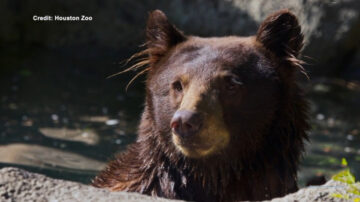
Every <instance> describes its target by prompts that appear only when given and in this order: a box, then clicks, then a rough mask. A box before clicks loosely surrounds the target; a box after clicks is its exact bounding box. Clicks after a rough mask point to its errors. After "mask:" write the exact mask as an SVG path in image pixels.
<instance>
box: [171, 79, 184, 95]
mask: <svg viewBox="0 0 360 202" xmlns="http://www.w3.org/2000/svg"><path fill="white" fill-rule="evenodd" d="M172 87H173V89H174V90H176V91H178V92H181V91H182V89H183V87H182V85H181V82H180V81H175V82H174V83H173V84H172Z"/></svg>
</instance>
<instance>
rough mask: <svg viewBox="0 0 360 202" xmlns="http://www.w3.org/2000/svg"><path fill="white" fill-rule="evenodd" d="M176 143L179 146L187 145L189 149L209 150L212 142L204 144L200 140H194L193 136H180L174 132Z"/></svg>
mask: <svg viewBox="0 0 360 202" xmlns="http://www.w3.org/2000/svg"><path fill="white" fill-rule="evenodd" d="M173 139H174V143H175V144H176V145H178V146H181V147H185V148H188V149H201V150H207V149H210V148H211V146H212V145H211V144H206V143H205V144H204V142H201V141H199V140H194V139H193V138H180V137H178V136H176V135H175V134H173Z"/></svg>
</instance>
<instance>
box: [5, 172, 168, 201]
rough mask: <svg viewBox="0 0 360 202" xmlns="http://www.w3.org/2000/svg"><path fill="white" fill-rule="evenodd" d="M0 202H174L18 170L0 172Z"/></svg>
mask: <svg viewBox="0 0 360 202" xmlns="http://www.w3.org/2000/svg"><path fill="white" fill-rule="evenodd" d="M0 201H4V202H7V201H9V202H10V201H36V202H43V201H54V202H55V201H87V202H105V201H130V202H131V201H133V202H138V201H139V202H145V201H159V202H161V201H164V202H165V201H174V200H167V199H162V198H154V197H150V196H144V195H141V194H136V193H126V192H109V191H107V190H104V189H97V188H94V187H91V186H88V185H84V184H80V183H76V182H70V181H64V180H57V179H52V178H49V177H46V176H44V175H40V174H34V173H30V172H27V171H25V170H21V169H18V168H11V167H8V168H3V169H1V170H0Z"/></svg>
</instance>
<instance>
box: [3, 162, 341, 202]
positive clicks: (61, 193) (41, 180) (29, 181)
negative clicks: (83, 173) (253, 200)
mask: <svg viewBox="0 0 360 202" xmlns="http://www.w3.org/2000/svg"><path fill="white" fill-rule="evenodd" d="M347 189H348V187H347V185H346V184H342V183H340V182H335V181H329V182H327V183H326V184H325V185H322V186H312V187H307V188H303V189H301V190H299V191H298V192H296V193H293V194H289V195H287V196H285V197H283V198H276V199H273V200H272V201H276V202H280V201H284V202H285V201H346V200H345V199H340V198H334V197H332V196H331V195H332V194H334V193H338V194H345V193H346V190H347ZM0 201H89V202H91V201H96V202H101V201H174V200H167V199H163V198H154V197H149V196H144V195H141V194H136V193H126V192H109V191H107V190H104V189H97V188H94V187H91V186H89V185H84V184H80V183H76V182H70V181H65V180H58V179H52V178H49V177H46V176H44V175H40V174H35V173H31V172H28V171H25V170H22V169H19V168H11V167H9V168H3V169H1V170H0Z"/></svg>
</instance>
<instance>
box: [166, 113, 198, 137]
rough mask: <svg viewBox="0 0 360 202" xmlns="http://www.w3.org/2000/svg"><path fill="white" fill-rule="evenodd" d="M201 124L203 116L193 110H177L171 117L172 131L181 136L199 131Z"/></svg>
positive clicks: (191, 134)
mask: <svg viewBox="0 0 360 202" xmlns="http://www.w3.org/2000/svg"><path fill="white" fill-rule="evenodd" d="M202 124H203V116H202V115H201V114H200V113H198V112H194V111H189V110H179V111H177V112H175V114H174V116H173V118H172V119H171V124H170V126H171V129H172V131H173V133H174V134H175V135H177V136H180V137H182V138H186V137H191V136H193V135H195V134H196V133H197V132H199V130H200V128H201V126H202Z"/></svg>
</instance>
